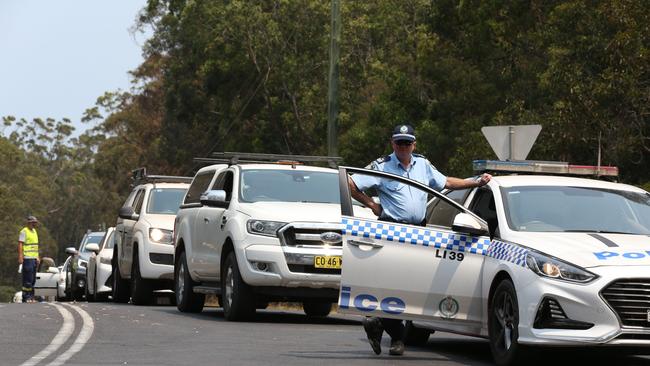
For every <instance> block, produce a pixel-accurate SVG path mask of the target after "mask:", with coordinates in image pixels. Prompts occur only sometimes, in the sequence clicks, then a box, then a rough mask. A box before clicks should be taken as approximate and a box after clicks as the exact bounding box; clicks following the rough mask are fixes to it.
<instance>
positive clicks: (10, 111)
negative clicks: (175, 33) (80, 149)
mask: <svg viewBox="0 0 650 366" xmlns="http://www.w3.org/2000/svg"><path fill="white" fill-rule="evenodd" d="M145 3H146V0H111V1H108V0H61V1H52V0H0V117H2V116H8V115H11V116H14V117H16V118H17V119H20V118H25V119H26V120H28V121H31V120H32V119H33V118H36V117H41V118H48V117H51V118H54V119H56V120H60V119H62V118H64V117H67V118H69V119H70V120H71V121H72V122H73V124H74V126H75V127H76V129H77V131H76V133H75V135H76V134H79V133H81V132H83V130H85V129H87V128H89V127H91V126H89V125H88V124H87V123H81V117H82V115H83V112H84V111H85V110H86V109H87V108H89V107H93V106H94V105H95V101H96V99H97V97H99V96H101V95H103V94H104V92H106V91H114V90H117V89H122V90H128V89H129V88H130V77H129V74H128V71H129V70H133V69H135V68H136V67H137V66H138V65H139V64H140V63H142V55H141V53H142V45H143V44H144V43H145V41H146V39H147V37H148V35H143V34H140V33H138V34H132V33H131V32H130V31H129V29H130V28H132V26H133V25H134V23H135V19H136V16H137V14H138V12H139V11H140V9H142V8H143V7H144V5H145Z"/></svg>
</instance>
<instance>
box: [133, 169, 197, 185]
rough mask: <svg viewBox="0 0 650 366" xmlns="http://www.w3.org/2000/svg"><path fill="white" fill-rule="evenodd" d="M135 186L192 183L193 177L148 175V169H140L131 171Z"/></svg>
mask: <svg viewBox="0 0 650 366" xmlns="http://www.w3.org/2000/svg"><path fill="white" fill-rule="evenodd" d="M131 179H133V185H134V186H137V185H140V184H145V183H192V177H180V176H174V175H147V168H144V167H142V168H138V169H133V170H132V171H131Z"/></svg>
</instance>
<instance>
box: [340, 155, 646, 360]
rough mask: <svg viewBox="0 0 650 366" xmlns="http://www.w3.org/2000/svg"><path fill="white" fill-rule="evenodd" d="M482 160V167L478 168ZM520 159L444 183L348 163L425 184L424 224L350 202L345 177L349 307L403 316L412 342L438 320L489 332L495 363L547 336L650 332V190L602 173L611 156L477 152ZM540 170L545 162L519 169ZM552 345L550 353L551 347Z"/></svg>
mask: <svg viewBox="0 0 650 366" xmlns="http://www.w3.org/2000/svg"><path fill="white" fill-rule="evenodd" d="M481 166H482V168H481ZM475 167H476V168H477V169H476V170H477V171H482V170H488V171H493V172H496V171H506V172H508V171H510V172H520V175H502V176H495V177H494V178H493V179H492V180H491V181H490V183H489V184H488V185H486V186H484V187H481V188H474V189H466V190H457V191H449V192H443V194H441V193H438V192H435V191H433V190H431V189H430V188H428V187H427V186H424V185H422V184H419V183H417V182H414V181H410V180H408V179H405V178H402V177H397V176H393V175H390V174H388V173H383V172H376V171H369V170H365V169H357V168H346V167H341V168H340V174H341V176H344V177H345V176H347V175H348V174H350V173H353V174H361V175H370V176H372V177H377V178H379V179H389V180H391V181H395V184H394V187H395V189H409V187H410V189H412V190H421V191H424V192H426V193H427V194H429V197H430V201H429V206H428V210H427V217H426V219H427V225H426V227H422V226H415V225H407V224H399V223H390V222H382V221H378V220H376V219H366V218H364V217H361V216H360V215H358V214H357V213H356V212H353V211H354V210H353V205H352V203H351V200H350V198H349V189H348V186H347V183H346V182H345V180H344V179H341V182H342V184H341V186H340V189H341V192H342V195H341V197H342V198H341V209H342V223H343V225H344V229H343V242H344V245H343V268H342V279H341V293H340V298H339V310H338V311H339V312H344V313H352V314H362V315H377V316H382V317H389V318H390V317H394V318H399V319H407V320H410V322H408V323H407V337H406V341H407V342H412V343H422V342H426V341H427V339H428V338H429V334H430V333H431V332H432V331H434V330H437V331H448V332H456V333H461V334H466V335H474V336H478V337H484V338H487V339H488V340H489V343H490V348H491V350H492V354H493V357H494V360H495V363H496V364H497V365H519V364H524V363H522V359H525V358H526V356H527V355H528V352H527V351H528V349H529V348H531V347H541V346H573V347H576V346H580V347H586V346H592V347H611V346H616V347H617V348H619V347H627V348H630V349H631V351H632V352H636V350H637V349H638V348H644V347H645V349H646V350H647V347H648V346H650V237H649V236H650V193H648V192H646V191H644V190H642V189H640V188H637V187H633V186H630V185H626V184H620V183H613V182H607V181H602V180H595V179H583V178H576V177H568V176H557V175H543V174H544V173H545V172H548V173H552V174H553V173H555V174H557V173H558V172H564V171H566V172H568V173H569V174H579V173H580V172H584V173H591V174H592V176H593V175H597V174H599V175H603V174H605V175H616V174H617V170H616V168H615V167H602V166H601V167H585V166H572V165H568V164H566V163H550V162H506V161H492V162H491V161H477V162H476V163H475ZM531 172H537V175H521V173H528V174H530V173H531ZM549 359H552V358H549Z"/></svg>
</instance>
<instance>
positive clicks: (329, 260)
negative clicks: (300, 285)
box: [314, 255, 341, 269]
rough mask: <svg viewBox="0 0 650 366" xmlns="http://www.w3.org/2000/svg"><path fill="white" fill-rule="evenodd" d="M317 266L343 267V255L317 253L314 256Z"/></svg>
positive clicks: (315, 265)
mask: <svg viewBox="0 0 650 366" xmlns="http://www.w3.org/2000/svg"><path fill="white" fill-rule="evenodd" d="M314 267H316V268H337V269H340V268H341V257H340V256H333V255H317V256H315V257H314Z"/></svg>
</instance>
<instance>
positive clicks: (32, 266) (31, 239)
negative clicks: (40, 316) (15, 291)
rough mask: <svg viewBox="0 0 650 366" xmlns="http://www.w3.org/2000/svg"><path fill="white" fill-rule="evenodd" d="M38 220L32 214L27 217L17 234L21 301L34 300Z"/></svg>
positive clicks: (37, 260)
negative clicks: (20, 271) (20, 273)
mask: <svg viewBox="0 0 650 366" xmlns="http://www.w3.org/2000/svg"><path fill="white" fill-rule="evenodd" d="M37 225H38V220H37V219H36V217H34V216H28V217H27V225H26V226H25V227H24V228H23V229H22V230H20V234H19V235H18V263H19V264H21V265H22V274H23V302H35V300H34V283H35V282H36V271H37V268H38V263H39V261H40V260H39V257H38V233H37V232H36V226H37Z"/></svg>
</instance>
